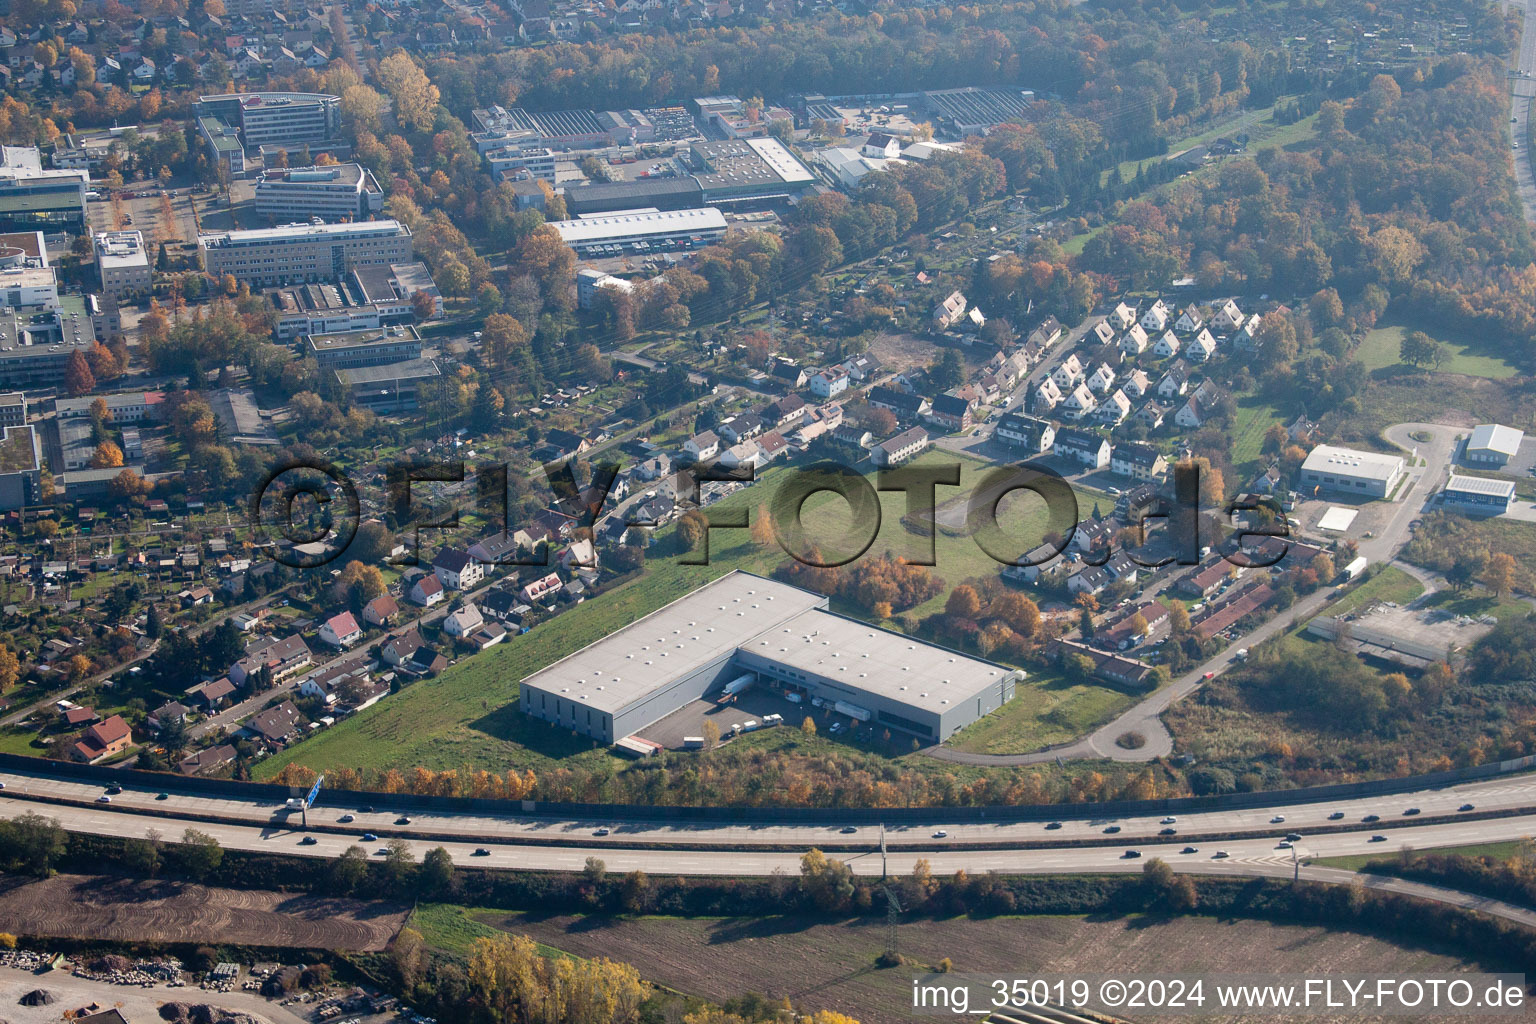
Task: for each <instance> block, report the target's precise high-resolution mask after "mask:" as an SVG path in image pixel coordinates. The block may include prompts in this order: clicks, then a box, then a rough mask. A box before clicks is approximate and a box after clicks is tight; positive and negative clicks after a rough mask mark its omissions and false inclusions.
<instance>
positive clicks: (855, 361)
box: [843, 353, 885, 384]
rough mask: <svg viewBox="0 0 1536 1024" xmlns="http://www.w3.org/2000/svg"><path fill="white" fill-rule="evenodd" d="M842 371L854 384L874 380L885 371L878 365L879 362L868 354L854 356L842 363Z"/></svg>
mask: <svg viewBox="0 0 1536 1024" xmlns="http://www.w3.org/2000/svg"><path fill="white" fill-rule="evenodd" d="M843 369H844V370H846V371H847V373H848V377H849V379H850V380H852V381H853V382H854V383H856V384H863V383H864V382H866V381H871V380H874V379H875V377H877V376H879V375H880V373H881V372H882V371H883V370H884V369H885V368H884V367H883V366H881V365H880V360H878V359H876V358H875V357H874V356H872V355H869V354H867V353H866V354H864V355H860V356H854V357H853V358H851V359H847V360H845V361H844V362H843Z"/></svg>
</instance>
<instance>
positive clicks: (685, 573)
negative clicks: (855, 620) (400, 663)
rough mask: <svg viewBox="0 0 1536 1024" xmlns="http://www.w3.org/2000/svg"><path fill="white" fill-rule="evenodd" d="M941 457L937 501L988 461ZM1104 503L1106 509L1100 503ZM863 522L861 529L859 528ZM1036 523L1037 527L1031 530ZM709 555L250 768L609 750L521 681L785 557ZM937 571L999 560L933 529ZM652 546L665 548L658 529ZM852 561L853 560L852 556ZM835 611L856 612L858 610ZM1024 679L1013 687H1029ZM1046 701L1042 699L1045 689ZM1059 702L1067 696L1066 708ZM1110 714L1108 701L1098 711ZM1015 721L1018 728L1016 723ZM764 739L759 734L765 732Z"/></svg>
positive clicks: (741, 498)
mask: <svg viewBox="0 0 1536 1024" xmlns="http://www.w3.org/2000/svg"><path fill="white" fill-rule="evenodd" d="M946 461H954V462H958V463H959V464H960V466H961V477H960V481H961V484H960V487H959V488H958V489H956V488H941V489H940V490H939V492H938V497H939V500H940V501H941V502H942V501H944V500H946V499H947V498H949V497H950V496H951V495H955V494H963V493H966V491H967V489H968V488H970V487H972V486H974V485H975V483H976V481H977V480H978V479H979V477H980V475H981V473H982V472H983V471H984V470H985V469H986V468H988V464H985V463H981V462H978V461H976V460H974V459H967V458H963V457H959V456H955V455H953V454H952V453H949V452H938V451H932V452H929V453H927V454H926V455H924V456H923V457H922V458H921V459H919V460H917V461H916V462H915V463H914V464H915V465H933V464H936V463H943V462H946ZM789 472H790V470H789V469H788V468H787V467H786V468H776V469H770V470H769V471H768V472H766V473H764V474H763V477H762V479H761V480H760V481H759V482H758V483H757V484H755V485H754V486H752V487H748V488H745V489H743V490H741V491H739V492H737V493H736V494H733V495H731V496H730V497H729V498H727V499H726V500H724V501H722V502H720V503H718V504H716V505H714V506H712V508H711V512H712V513H714V512H716V511H717V510H724V509H730V508H736V507H745V508H748V509H749V510H751V514H752V515H754V516H755V515H757V509H758V507H759V506H760V505H763V504H766V503H768V502H769V501H770V500H771V498H772V496H773V494H774V491H775V489H776V488H777V487H778V486H779V485H780V484H782V482H783V481H784V479H785V478H786V475H787V474H788V473H789ZM1095 500H1099V501H1107V500H1108V499H1107V496H1103V495H1099V494H1098V493H1097V492H1093V491H1083V492H1081V493H1080V494H1079V502H1080V504H1081V505H1082V507H1083V509H1084V510H1085V511H1086V510H1087V509H1090V508H1092V506H1093V502H1094V501H1095ZM1027 501H1028V502H1029V504H1025V503H1024V502H1021V503H1020V504H1021V506H1023V507H1021V508H1019V509H1018V510H1016V511H1014V512H1010V509H1009V505H1008V503H1007V502H1006V501H1005V502H1004V505H1003V510H1002V518H1003V525H1004V526H1005V527H1007V528H1008V529H1009V536H1010V537H1015V536H1016V537H1018V545H1019V546H1018V550H1020V551H1025V550H1028V549H1029V548H1031V547H1034V546H1036V545H1037V544H1039V543H1040V536H1039V527H1040V525H1041V524H1043V523H1044V522H1045V513H1044V509H1043V506H1038V507H1037V505H1036V504H1035V502H1036V499H1034V498H1033V497H1030V498H1028V499H1027ZM880 504H881V522H880V528H879V530H878V533H877V534H876V540H875V541H874V543H873V544H872V545H871V546H870V548H869V554H870V555H879V554H883V553H884V552H886V551H890V552H891V553H892V554H894V555H906V556H912V555H916V554H919V553H921V552H922V550H923V545H922V544H921V543H920V541H921V540H922V538H920V537H918V536H917V535H916V534H915V533H913V532H910V531H909V530H907V529H906V527H905V526H904V525H903V523H902V521H901V519H902V516H903V515H904V514H905V513H906V498H905V495H904V494H903V493H901V492H894V491H893V492H887V493H883V494H881V495H880ZM1106 507H1107V506H1106ZM803 520H804V521H805V522H806V524H807V528H808V530H809V531H811V532H812V533H813V534H814V538H819V539H821V540H825V541H827V542H828V544H829V546H831V545H833V544H834V543H835V542H837V541H839V540H841V539H843V538H845V537H846V535H847V534H848V533H849V532H850V531H851V530H852V528H853V523H852V515H851V514H850V511H849V508H848V506H847V504H846V503H845V502H844V501H843V500H842V499H841V498H840V497H838V496H836V495H834V494H821V495H817V496H813V497H812V498H811V499H810V500H808V501H807V502H806V503H805V510H804V514H803ZM866 529H867V527H866ZM1031 531H1033V533H1031ZM710 542H711V564H709V565H707V566H691V565H683V564H681V563H680V562H679V561H678V558H677V556H676V555H673V554H670V553H668V554H656V555H655V556H653V559H652V560H651V561H650V562H649V563H648V564H647V566H646V569H645V572H644V573H643V574H642V575H641V576H639V577H638V578H636V579H634V580H632V581H630V582H628V583H625V584H623V585H622V586H619V587H617V588H615V589H613V590H610V591H607V592H605V593H602V594H599V595H598V596H597V597H595V598H592V599H591V600H588V601H586V602H585V603H584V604H583V605H582V606H581V607H580V608H578V609H574V610H572V611H568V612H565V613H564V614H562V615H560V616H559V617H557V618H556V619H554V620H553V621H550V622H545V623H543V624H540V625H538V626H536V627H535V628H534V629H533V630H532V631H531V632H529V633H526V634H524V635H522V636H518V637H514V638H511V639H509V640H508V641H507V642H505V643H502V644H500V645H498V646H496V647H494V648H492V649H491V650H489V651H487V652H485V653H483V654H479V655H476V656H473V657H468V658H464V659H461V660H460V661H458V662H457V663H456V664H453V665H451V666H450V667H449V668H448V669H447V670H446V671H444V672H443V673H442V674H440V675H439V676H438V677H437V678H435V679H425V680H422V681H420V682H417V683H414V684H412V685H410V686H408V687H406V688H405V689H404V690H402V691H400V692H399V693H397V694H394V695H392V696H390V697H388V698H386V699H385V700H382V701H380V702H379V703H378V704H376V705H374V706H373V707H372V708H369V709H368V710H366V711H364V712H363V713H361V714H359V715H354V716H353V717H351V718H349V719H346V720H345V721H343V722H340V723H338V724H337V725H335V726H333V727H332V728H330V729H328V730H325V731H324V732H322V733H320V734H318V735H316V736H314V737H312V738H310V739H308V740H305V741H304V742H303V743H300V744H297V745H295V746H294V747H291V748H289V749H288V750H286V751H284V752H282V753H280V754H278V755H277V756H275V757H272V758H269V759H267V760H266V761H263V762H262V763H261V764H260V765H258V766H257V768H256V772H255V774H256V777H257V778H259V779H269V778H271V777H273V776H274V775H276V774H277V773H278V772H279V771H281V770H282V768H283V767H284V766H285V765H287V764H289V763H298V764H303V765H307V766H309V767H310V768H313V769H315V770H316V771H326V770H330V769H333V768H337V767H342V766H346V767H352V768H359V769H382V768H390V767H395V768H409V767H414V766H416V765H422V766H425V767H427V768H432V769H435V770H441V769H445V768H461V767H465V766H472V767H475V768H486V769H492V770H505V769H507V768H511V767H516V768H519V769H521V768H533V769H534V770H535V771H547V770H549V769H551V768H554V767H556V766H559V765H572V764H579V763H587V764H595V763H598V762H601V761H603V760H605V759H606V758H608V757H610V756H611V755H609V754H608V753H607V752H606V751H605V750H604V749H603V748H601V747H598V746H596V745H595V744H593V743H592V742H591V741H590V740H588V739H585V738H579V737H576V736H573V735H572V734H570V733H566V732H560V731H559V730H555V729H551V728H550V727H549V726H548V725H546V724H545V723H543V722H538V721H533V720H530V719H526V718H524V717H523V715H522V713H521V712H520V711H518V710H517V707H516V703H517V696H518V681H519V680H521V679H522V678H524V677H525V676H528V675H530V674H531V673H533V672H535V671H537V670H538V669H541V668H543V667H544V666H546V665H549V664H551V663H552V662H555V661H558V660H559V659H560V658H563V657H565V656H566V655H567V654H570V653H571V652H572V651H575V650H577V649H579V648H581V647H584V646H586V645H587V644H589V643H592V642H593V641H595V640H598V639H601V638H602V637H604V636H607V635H608V634H610V633H613V632H615V631H616V630H618V629H619V628H621V627H623V626H625V625H627V624H628V623H631V622H633V621H635V620H636V619H638V618H641V617H642V616H644V615H646V614H648V613H650V612H652V611H654V610H655V609H657V608H659V607H661V606H662V605H664V604H667V603H668V602H670V601H674V600H676V599H677V598H679V597H682V596H683V595H685V594H687V593H689V592H691V591H693V590H695V589H697V588H698V587H700V586H702V585H703V584H705V583H708V582H709V581H711V580H714V579H717V578H718V577H720V576H723V575H724V574H725V573H727V572H730V571H732V570H736V569H744V570H747V571H749V572H755V573H759V574H761V575H767V574H768V573H770V572H772V571H773V570H774V569H775V568H776V567H777V566H778V565H780V564H781V563H782V562H783V561H784V560H785V558H786V557H787V556H785V555H784V553H783V552H782V551H781V550H780V549H779V548H778V547H777V546H776V545H774V546H767V547H764V546H759V545H758V544H756V543H754V542H753V540H752V539H751V537H750V536H749V535H748V533H747V531H745V530H716V531H712V535H711V538H710ZM935 545H936V556H935V558H936V562H937V564H936V566H935V567H934V570H933V571H934V572H935V574H937V575H938V576H940V577H942V578H943V579H944V580H945V581H946V584H947V588H948V587H953V586H955V585H957V584H959V583H960V582H962V581H964V580H965V579H967V578H969V577H974V576H985V575H990V574H993V573H995V572H997V571H998V564H997V563H996V562H994V561H993V560H992V558H991V557H990V556H989V555H987V554H986V553H985V552H983V551H982V550H981V549H980V548H979V547H977V546H976V544H975V543H974V542H973V541H972V540H971V539H970V538H968V537H963V536H957V535H953V534H949V533H946V532H944V531H943V530H940V531H938V535H937V539H936V541H935ZM652 550H653V551H662V552H669V551H670V550H671V549H670V546H669V544H668V536H667V535H666V534H665V533H664V534H663V536H662V537H661V538H660V539H659V540H658V542H657V546H656V547H654V548H653V549H652ZM854 564H855V565H857V563H854ZM947 588H946V590H945V591H944V592H941V593H940V594H939V595H938V596H937V597H935V598H934V599H932V600H930V601H929V602H927V603H925V604H923V605H920V606H919V607H918V608H917V609H916V611H917V612H918V613H919V614H928V613H931V612H933V611H936V610H938V609H940V608H942V607H943V602H944V600H945V597H946V594H947ZM839 610H842V611H846V612H850V613H857V611H858V610H857V609H847V608H840V609H839ZM1097 689H1098V688H1095V687H1087V688H1084V692H1082V693H1081V694H1071V693H1068V694H1065V695H1063V696H1060V697H1055V698H1054V699H1052V700H1050V702H1049V706H1048V707H1044V708H1043V710H1037V711H1036V712H1035V713H1036V714H1044V715H1047V716H1049V715H1051V714H1053V713H1054V714H1055V715H1056V718H1055V719H1054V720H1052V721H1050V722H1045V723H1042V725H1041V726H1040V729H1041V731H1040V733H1039V735H1043V736H1047V737H1053V738H1050V739H1047V740H1045V742H1055V741H1056V739H1065V738H1067V734H1066V733H1065V731H1064V730H1065V729H1067V728H1068V727H1069V725H1070V724H1071V723H1073V722H1078V721H1089V720H1094V719H1095V716H1096V715H1099V714H1100V710H1096V705H1095V702H1097V708H1098V709H1108V708H1109V707H1110V704H1109V702H1107V701H1106V700H1105V697H1104V695H1097V696H1095V694H1094V692H1093V691H1095V690H1097ZM1029 692H1030V690H1029V689H1028V688H1026V689H1025V690H1024V692H1023V693H1022V694H1021V696H1027V695H1028V694H1029ZM1042 700H1043V698H1042ZM1015 704H1016V705H1017V706H1018V707H1019V709H1020V710H1019V711H1018V712H1017V714H1018V715H1019V716H1020V717H1021V718H1025V717H1028V716H1029V715H1030V711H1029V710H1028V708H1030V707H1031V706H1033V707H1035V708H1036V709H1039V708H1040V707H1041V705H1040V704H1038V703H1036V704H1033V705H1031V704H1030V703H1028V702H1022V701H1016V702H1015ZM1063 705H1066V707H1065V708H1064V707H1063ZM1106 713H1108V712H1107V710H1106ZM1012 728H1014V729H1020V730H1022V729H1023V728H1024V725H1023V723H1019V724H1017V725H1015V726H1013V727H1012ZM762 742H767V741H762Z"/></svg>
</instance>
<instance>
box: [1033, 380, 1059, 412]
mask: <svg viewBox="0 0 1536 1024" xmlns="http://www.w3.org/2000/svg"><path fill="white" fill-rule="evenodd" d="M1060 404H1061V388H1059V387H1057V386H1056V381H1055V380H1053V379H1052V378H1050V377H1047V378H1045V379H1044V380H1042V381H1041V382H1040V386H1039V387H1038V388H1036V389H1035V392H1034V401H1033V402H1032V403H1031V406H1030V407H1031V408H1032V409H1034V410H1035V411H1036V412H1050V411H1051V410H1052V409H1054V408H1056V407H1057V406H1058V405H1060Z"/></svg>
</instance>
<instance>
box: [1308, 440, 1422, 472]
mask: <svg viewBox="0 0 1536 1024" xmlns="http://www.w3.org/2000/svg"><path fill="white" fill-rule="evenodd" d="M1301 468H1302V470H1304V471H1306V472H1309V473H1337V474H1338V475H1340V476H1349V477H1360V478H1362V479H1367V480H1382V481H1386V480H1391V479H1392V478H1393V477H1394V476H1396V475H1397V474H1399V473H1401V472H1402V471H1403V458H1402V456H1400V455H1382V454H1381V453H1379V452H1362V451H1356V450H1355V449H1353V448H1335V447H1334V446H1333V445H1331V444H1320V445H1318V446H1317V447H1316V448H1313V449H1312V453H1311V454H1310V455H1308V456H1307V461H1305V462H1303V463H1302V464H1301Z"/></svg>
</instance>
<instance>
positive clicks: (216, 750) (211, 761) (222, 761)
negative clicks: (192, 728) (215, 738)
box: [176, 743, 235, 775]
mask: <svg viewBox="0 0 1536 1024" xmlns="http://www.w3.org/2000/svg"><path fill="white" fill-rule="evenodd" d="M234 763H235V748H234V745H233V744H231V743H220V744H219V745H218V746H216V747H209V748H208V749H207V750H199V751H198V752H197V753H195V754H188V755H187V756H186V757H184V758H182V759H181V760H180V761H177V762H176V770H177V771H179V772H181V774H183V775H207V774H209V773H210V772H215V771H218V770H219V769H220V768H224V767H226V766H228V765H231V764H234Z"/></svg>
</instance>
